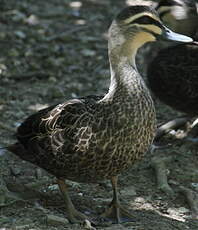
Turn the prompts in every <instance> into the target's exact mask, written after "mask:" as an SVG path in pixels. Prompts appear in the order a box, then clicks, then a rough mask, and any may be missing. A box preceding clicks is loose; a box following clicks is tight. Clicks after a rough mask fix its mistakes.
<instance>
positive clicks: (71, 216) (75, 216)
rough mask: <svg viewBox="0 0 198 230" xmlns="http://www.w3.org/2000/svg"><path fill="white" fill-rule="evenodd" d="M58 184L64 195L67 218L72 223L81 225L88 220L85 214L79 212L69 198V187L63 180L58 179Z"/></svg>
mask: <svg viewBox="0 0 198 230" xmlns="http://www.w3.org/2000/svg"><path fill="white" fill-rule="evenodd" d="M57 184H58V186H59V189H60V191H61V193H62V195H63V199H64V202H65V206H66V211H67V217H68V220H69V222H70V223H80V222H83V221H84V220H86V219H88V218H87V217H86V216H85V215H84V214H82V213H80V212H79V211H77V210H76V209H75V207H74V205H73V203H72V201H71V199H70V197H69V194H68V189H67V185H66V184H65V181H64V180H63V179H57Z"/></svg>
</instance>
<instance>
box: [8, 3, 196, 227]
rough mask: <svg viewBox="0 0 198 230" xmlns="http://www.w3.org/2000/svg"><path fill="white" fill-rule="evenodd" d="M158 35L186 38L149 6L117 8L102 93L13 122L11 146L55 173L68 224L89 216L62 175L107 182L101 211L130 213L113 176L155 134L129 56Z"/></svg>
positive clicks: (117, 217) (120, 217)
mask: <svg viewBox="0 0 198 230" xmlns="http://www.w3.org/2000/svg"><path fill="white" fill-rule="evenodd" d="M158 38H159V39H160V38H166V39H171V40H178V41H182V42H189V41H192V40H191V39H190V38H188V37H186V36H182V35H178V34H175V33H172V32H171V31H170V30H168V29H167V28H165V26H163V24H162V23H161V21H160V20H159V18H158V16H157V14H156V13H155V11H153V10H151V9H150V8H149V7H146V6H131V7H128V8H126V9H124V10H123V11H121V13H119V14H118V16H117V17H116V18H115V20H114V21H113V22H112V24H111V27H110V29H109V46H108V48H109V60H110V69H111V83H110V87H109V91H108V93H107V94H106V95H105V96H104V97H98V96H88V97H84V98H79V99H72V100H68V101H66V102H64V103H62V104H59V105H56V106H52V107H49V108H46V109H44V110H41V111H39V112H37V113H35V114H33V115H32V116H30V117H28V118H27V119H26V120H25V121H24V122H23V123H22V124H21V126H20V127H19V128H18V130H17V134H16V135H17V139H18V142H17V143H16V144H14V145H12V146H10V147H9V150H10V151H12V152H13V153H15V154H16V155H18V156H19V157H20V158H22V159H24V160H26V161H29V162H31V163H33V164H35V165H38V166H39V167H41V168H43V169H45V170H47V171H48V172H49V173H51V174H52V175H54V176H55V177H56V178H57V183H58V185H59V188H60V190H61V192H62V194H63V198H64V201H65V205H66V212H67V217H68V219H69V221H70V222H71V223H75V222H79V221H83V220H85V219H86V218H87V217H86V216H85V215H84V214H82V213H80V212H79V211H77V210H76V209H75V207H74V205H73V204H72V201H71V199H70V197H69V195H68V191H67V186H66V184H65V182H64V179H69V180H73V181H79V182H85V183H88V182H91V183H96V182H98V181H101V180H104V179H109V180H111V182H112V187H113V200H112V202H111V203H110V206H109V208H108V209H107V211H106V212H105V213H104V214H103V217H105V218H107V219H108V218H110V219H112V221H113V222H116V223H119V222H122V221H125V220H129V219H130V218H133V217H132V216H131V214H130V213H128V212H127V211H126V210H125V209H124V208H122V207H121V205H120V203H119V199H118V192H117V178H118V175H119V174H120V173H121V172H122V171H124V170H125V169H126V168H128V167H130V166H131V165H132V164H134V163H135V162H136V161H137V160H139V159H140V158H142V156H143V155H144V153H145V152H146V151H147V150H148V148H149V145H150V144H151V143H152V141H153V138H154V135H155V128H156V119H155V109H154V105H153V101H152V99H151V96H150V93H149V91H148V89H147V87H146V86H145V84H144V82H143V80H142V78H141V76H140V75H139V73H138V72H137V69H136V66H135V56H136V51H137V49H138V48H139V47H141V46H142V45H143V44H144V43H146V42H149V41H156V39H158Z"/></svg>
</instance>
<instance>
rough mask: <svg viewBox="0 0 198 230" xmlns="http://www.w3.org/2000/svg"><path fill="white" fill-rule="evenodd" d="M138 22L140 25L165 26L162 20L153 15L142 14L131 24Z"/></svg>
mask: <svg viewBox="0 0 198 230" xmlns="http://www.w3.org/2000/svg"><path fill="white" fill-rule="evenodd" d="M132 23H133V24H138V25H155V26H157V27H160V28H163V26H162V24H161V22H160V21H159V20H157V21H156V20H155V19H154V18H153V17H149V16H142V17H139V18H137V19H135V20H133V21H132V22H131V24H132Z"/></svg>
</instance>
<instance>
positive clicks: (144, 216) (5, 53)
mask: <svg viewBox="0 0 198 230" xmlns="http://www.w3.org/2000/svg"><path fill="white" fill-rule="evenodd" d="M126 2H133V3H135V2H140V1H135V0H134V1H123V0H114V1H113V0H100V1H97V0H83V1H71V0H48V1H44V0H41V1H34V0H29V1H25V0H21V1H16V0H9V1H6V0H1V8H0V10H1V13H0V114H1V115H0V147H3V146H6V145H8V144H11V143H14V141H15V138H14V131H15V129H16V128H17V126H18V125H19V124H20V123H21V122H22V121H23V120H24V119H25V118H26V117H27V116H28V115H30V114H31V113H33V112H35V111H37V110H39V109H41V108H44V107H46V106H48V105H51V104H55V103H57V102H63V101H64V100H66V99H69V98H75V97H77V96H84V95H89V94H96V95H101V94H103V93H105V92H106V90H107V87H108V84H109V64H108V57H107V29H108V26H109V25H110V23H111V20H112V18H113V17H114V15H115V14H117V13H118V12H119V10H120V9H121V8H123V7H124V6H126ZM141 2H142V1H141ZM156 110H157V116H158V122H159V123H160V122H163V121H167V120H170V119H172V118H175V117H178V116H180V115H181V114H179V113H178V112H176V111H174V110H172V109H170V108H168V107H167V106H165V105H163V104H160V103H159V102H158V101H156ZM170 140H171V138H170ZM165 142H166V143H168V142H169V140H168V141H167V140H166V141H165ZM153 157H155V158H156V157H157V158H158V159H160V158H162V159H164V158H166V159H169V160H168V162H167V164H166V174H167V176H168V182H169V185H170V187H171V188H172V191H174V194H173V193H172V194H167V193H164V192H163V191H162V190H160V189H159V187H158V186H157V183H156V182H157V180H156V174H155V171H154V169H153V167H152V163H151V162H152V159H153ZM197 158H198V153H197V146H196V145H192V144H189V143H186V142H183V141H182V140H179V141H173V143H172V146H171V147H169V148H167V149H163V150H160V151H154V152H152V153H148V154H147V155H146V156H145V158H144V160H143V161H141V162H139V163H137V164H136V165H134V166H133V167H132V168H131V169H130V170H128V171H127V172H125V173H124V174H123V175H121V176H120V181H119V185H120V198H121V202H122V203H123V204H125V205H126V206H127V207H128V208H129V209H130V211H131V212H132V213H133V214H134V221H133V222H131V223H125V224H120V225H115V224H114V225H110V224H109V225H108V224H107V225H104V224H103V225H99V226H96V228H97V229H105V230H110V229H111V230H113V229H120V230H124V229H132V230H179V229H180V230H197V229H198V219H196V218H195V217H196V214H197V215H198V213H197V210H198V208H197V207H198V206H196V204H198V198H197V197H198V160H197ZM68 183H69V184H70V185H71V188H70V192H71V198H72V200H73V201H74V204H75V206H76V208H77V209H78V210H80V211H82V212H83V213H86V214H87V215H88V216H91V217H96V216H97V215H99V214H100V213H102V212H103V211H104V209H105V207H106V206H107V205H108V203H109V202H110V201H111V197H112V191H111V186H110V183H109V182H101V184H79V183H75V182H68ZM181 188H185V189H187V190H188V191H190V192H191V193H192V194H193V197H194V201H195V203H196V202H197V203H196V204H195V206H193V207H192V205H190V204H189V202H188V200H187V199H186V196H185V194H184V192H182V191H184V190H182V189H181ZM84 228H85V227H83V226H79V225H71V224H69V223H68V222H67V220H66V219H65V208H64V204H63V201H62V199H61V196H60V193H59V190H58V187H57V185H56V183H55V179H54V178H53V177H52V176H51V175H49V174H47V173H46V172H45V171H43V170H41V169H39V168H38V167H36V166H34V165H31V164H29V163H27V162H25V161H22V160H20V159H19V158H17V157H16V156H14V155H13V154H11V153H9V152H7V151H4V150H3V149H1V150H0V230H8V229H9V230H10V229H12V230H18V229H20V230H23V229H28V230H30V229H31V230H44V229H48V230H55V229H60V230H61V229H71V230H72V229H84Z"/></svg>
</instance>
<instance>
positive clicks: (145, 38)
mask: <svg viewBox="0 0 198 230" xmlns="http://www.w3.org/2000/svg"><path fill="white" fill-rule="evenodd" d="M155 40H156V38H155V37H154V36H153V35H152V34H150V33H147V32H143V31H142V32H139V33H137V34H136V35H135V36H134V37H132V38H131V40H127V41H126V42H125V44H124V45H123V49H122V55H123V56H126V57H127V59H128V60H129V61H130V63H131V65H132V66H133V67H134V68H135V70H137V68H136V63H135V57H136V54H137V51H138V49H139V48H140V47H142V46H143V45H144V44H145V43H147V42H152V41H155Z"/></svg>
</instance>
